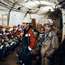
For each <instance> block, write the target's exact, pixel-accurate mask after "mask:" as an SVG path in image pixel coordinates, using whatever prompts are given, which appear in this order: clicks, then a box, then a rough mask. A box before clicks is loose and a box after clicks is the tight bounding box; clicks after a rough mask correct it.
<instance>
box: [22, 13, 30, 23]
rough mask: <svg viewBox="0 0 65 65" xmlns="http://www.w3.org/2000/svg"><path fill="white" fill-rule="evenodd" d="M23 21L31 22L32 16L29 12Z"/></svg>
mask: <svg viewBox="0 0 65 65" xmlns="http://www.w3.org/2000/svg"><path fill="white" fill-rule="evenodd" d="M22 23H31V18H30V15H29V14H27V16H26V17H25V18H24V20H23V21H22Z"/></svg>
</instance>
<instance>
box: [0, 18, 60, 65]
mask: <svg viewBox="0 0 65 65" xmlns="http://www.w3.org/2000/svg"><path fill="white" fill-rule="evenodd" d="M33 26H34V25H32V23H31V22H29V21H27V20H24V21H22V25H18V26H13V27H3V26H0V59H2V58H5V57H6V56H8V55H9V54H10V53H11V52H13V51H14V50H17V51H16V52H17V53H16V57H17V64H19V65H32V63H33V64H34V65H40V64H42V65H48V64H49V63H50V60H49V58H50V57H51V55H52V54H53V52H54V51H55V50H56V49H57V48H58V47H59V42H58V36H57V29H56V28H55V26H54V25H53V21H52V19H45V22H44V24H43V25H42V24H40V25H39V24H37V26H36V28H35V27H33ZM33 60H34V61H33ZM35 61H36V62H35Z"/></svg>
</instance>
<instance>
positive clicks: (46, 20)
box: [44, 19, 53, 25]
mask: <svg viewBox="0 0 65 65" xmlns="http://www.w3.org/2000/svg"><path fill="white" fill-rule="evenodd" d="M44 24H48V25H53V21H52V19H44Z"/></svg>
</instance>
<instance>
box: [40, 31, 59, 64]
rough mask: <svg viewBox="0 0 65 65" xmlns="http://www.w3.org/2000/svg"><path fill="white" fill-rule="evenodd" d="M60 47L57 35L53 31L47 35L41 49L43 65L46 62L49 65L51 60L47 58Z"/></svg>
mask: <svg viewBox="0 0 65 65" xmlns="http://www.w3.org/2000/svg"><path fill="white" fill-rule="evenodd" d="M58 46H59V44H58V38H57V35H56V33H55V32H53V31H51V32H49V33H46V34H45V40H44V41H43V43H42V47H41V56H42V65H44V62H45V63H46V65H48V64H47V63H48V61H49V60H48V59H47V58H48V57H50V56H51V54H52V53H53V52H54V50H55V49H57V48H58ZM44 60H45V61H44Z"/></svg>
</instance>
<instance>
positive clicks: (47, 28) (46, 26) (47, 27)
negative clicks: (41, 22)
mask: <svg viewBox="0 0 65 65" xmlns="http://www.w3.org/2000/svg"><path fill="white" fill-rule="evenodd" d="M44 28H45V32H49V31H50V29H51V27H50V25H47V24H46V25H45V26H44Z"/></svg>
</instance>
